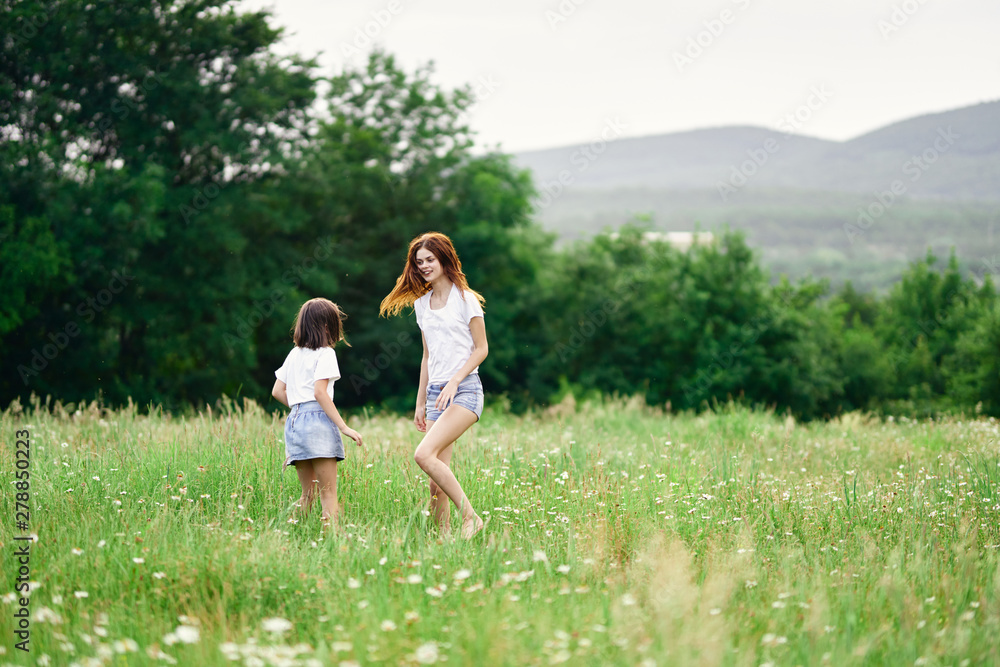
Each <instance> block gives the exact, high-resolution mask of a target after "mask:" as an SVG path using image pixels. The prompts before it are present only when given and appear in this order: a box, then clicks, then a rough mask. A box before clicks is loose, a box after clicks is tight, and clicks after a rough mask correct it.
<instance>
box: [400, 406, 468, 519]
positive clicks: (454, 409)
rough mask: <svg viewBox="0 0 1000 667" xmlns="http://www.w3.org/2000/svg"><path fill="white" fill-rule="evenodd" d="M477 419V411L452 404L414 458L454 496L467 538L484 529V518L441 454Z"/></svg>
mask: <svg viewBox="0 0 1000 667" xmlns="http://www.w3.org/2000/svg"><path fill="white" fill-rule="evenodd" d="M475 423H476V415H475V413H474V412H472V411H471V410H469V409H467V408H463V407H462V406H460V405H452V406H449V407H448V409H447V410H445V411H444V412H443V413H442V414H441V417H440V418H439V419H438V420H437V421H435V422H434V426H433V427H431V428H429V429H428V430H427V434H426V435H425V436H424V439H423V440H421V441H420V444H419V445H417V451H416V452H414V453H413V460H414V461H416V462H417V465H418V466H420V469H421V470H423V471H424V472H425V473H427V475H428V476H429V477H430V478H431V480H433V481H434V483H435V484H437V485H438V487H439V488H440V489H441V490H442V491H444V492H445V494H447V496H448V497H449V498H451V501H452V502H453V503H455V506H456V507H458V509H459V511H460V512H461V513H462V537H466V538H468V537H472V536H473V535H475V534H476V533H478V532H479V531H480V530H482V527H483V520H482V519H480V518H479V515H478V514H476V511H475V510H474V509H472V504H471V503H470V502H469V498H468V496H466V495H465V491H463V490H462V485H461V484H459V483H458V479H456V478H455V473H453V472H452V471H451V468H449V467H448V464H447V463H445V462H444V461H442V460H441V459H440V458H439V456H440V454H441V453H442V452H443V451H444V449H445V448H447V447H450V446H451V445H452V444H453V443H454V442H455V441H456V440H458V438H459V437H460V436H461V435H462V434H463V433H465V432H466V431H467V430H468V428H469V427H470V426H472V425H473V424H475Z"/></svg>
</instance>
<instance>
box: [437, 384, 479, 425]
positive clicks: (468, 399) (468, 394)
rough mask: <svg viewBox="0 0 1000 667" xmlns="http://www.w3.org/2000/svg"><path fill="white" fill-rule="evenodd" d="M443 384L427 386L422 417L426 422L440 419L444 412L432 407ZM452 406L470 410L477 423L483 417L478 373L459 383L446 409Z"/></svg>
mask: <svg viewBox="0 0 1000 667" xmlns="http://www.w3.org/2000/svg"><path fill="white" fill-rule="evenodd" d="M445 384H446V383H443V382H442V383H434V384H428V385H427V404H426V408H425V415H424V417H425V419H427V420H428V421H437V420H438V419H439V418H440V417H441V413H442V412H444V410H438V409H437V408H435V407H434V401H436V400H437V397H438V396H439V395H440V394H441V390H442V389H444V386H445ZM452 405H461V406H462V407H463V408H467V409H469V410H471V411H472V412H474V413H475V415H476V421H479V418H480V417H482V416H483V382H482V380H480V379H479V373H473V374H472V375H469V376H467V377H466V378H465V379H464V380H462V381H461V382H460V383H459V385H458V391H457V392H455V398H453V399H452V400H451V404H450V405H449V406H448V407H451V406H452ZM447 409H448V408H445V410H447Z"/></svg>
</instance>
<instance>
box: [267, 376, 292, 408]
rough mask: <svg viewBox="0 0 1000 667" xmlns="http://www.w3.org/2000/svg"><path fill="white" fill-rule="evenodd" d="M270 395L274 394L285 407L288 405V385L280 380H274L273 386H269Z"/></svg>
mask: <svg viewBox="0 0 1000 667" xmlns="http://www.w3.org/2000/svg"><path fill="white" fill-rule="evenodd" d="M271 396H274V397H275V398H276V399H278V401H279V402H280V403H281V404H282V405H284V406H285V407H286V408H287V407H289V406H288V386H287V385H286V384H285V383H284V382H282V381H281V380H275V381H274V387H272V388H271Z"/></svg>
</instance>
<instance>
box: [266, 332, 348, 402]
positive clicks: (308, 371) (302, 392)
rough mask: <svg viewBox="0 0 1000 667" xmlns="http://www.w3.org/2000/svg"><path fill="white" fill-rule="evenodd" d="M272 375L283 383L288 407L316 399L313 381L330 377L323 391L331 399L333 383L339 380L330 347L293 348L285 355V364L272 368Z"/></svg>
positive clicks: (335, 358) (334, 357)
mask: <svg viewBox="0 0 1000 667" xmlns="http://www.w3.org/2000/svg"><path fill="white" fill-rule="evenodd" d="M274 377H276V378H278V379H279V380H281V381H282V382H284V383H285V385H286V387H287V388H286V392H287V393H288V405H289V407H291V406H293V405H295V404H297V403H306V402H308V401H315V400H316V395H315V394H314V393H313V392H314V391H315V386H316V380H329V381H330V383H329V384H328V385H326V393H328V394H329V395H330V400H331V401H332V400H333V383H334V381H336V380H339V379H340V366H339V365H338V364H337V353H336V352H334V351H333V348H332V347H321V348H319V349H318V350H310V349H309V348H308V347H298V346H296V347H293V348H292V351H291V352H289V353H288V356H287V357H285V363H283V364H281V368H279V369H278V370H276V371H274Z"/></svg>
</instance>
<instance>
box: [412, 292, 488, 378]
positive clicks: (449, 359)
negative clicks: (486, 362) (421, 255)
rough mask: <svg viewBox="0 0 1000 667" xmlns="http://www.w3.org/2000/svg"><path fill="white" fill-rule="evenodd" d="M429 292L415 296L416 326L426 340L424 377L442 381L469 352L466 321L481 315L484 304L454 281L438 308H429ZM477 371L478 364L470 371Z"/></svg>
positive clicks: (465, 360)
mask: <svg viewBox="0 0 1000 667" xmlns="http://www.w3.org/2000/svg"><path fill="white" fill-rule="evenodd" d="M431 294H433V291H431V292H428V293H427V294H425V295H423V296H422V297H420V298H419V299H417V300H416V301H415V302H414V304H413V308H414V311H415V312H416V315H417V326H419V327H420V330H421V331H422V332H423V334H424V340H426V341H427V381H428V382H429V383H433V384H443V383H446V382H448V380H450V379H451V378H452V376H453V375H455V373H456V372H458V369H460V368H461V367H462V366H464V365H465V362H467V361H468V360H469V357H470V356H472V351H473V350H474V349H475V344H474V343H473V342H472V331H471V330H470V329H469V322H471V321H472V318H473V317H483V307H482V306H480V305H479V299H477V298H476V295H475V294H473V293H472V292H470V291H468V290H464V291H463V290H462V289H460V288H459V287H458V285H455V284H454V283H453V284H452V286H451V292H449V293H448V301H447V302H446V303H445V304H444V307H442V308H440V309H439V310H433V309H432V308H431ZM478 372H479V367H478V366H476V368H475V369H473V371H472V373H469V375H473V374H475V373H478Z"/></svg>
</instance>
